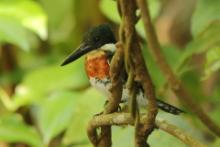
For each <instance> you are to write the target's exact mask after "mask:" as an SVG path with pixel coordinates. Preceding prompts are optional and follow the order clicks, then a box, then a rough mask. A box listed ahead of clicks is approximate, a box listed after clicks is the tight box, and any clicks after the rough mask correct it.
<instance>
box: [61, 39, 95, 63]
mask: <svg viewBox="0 0 220 147" xmlns="http://www.w3.org/2000/svg"><path fill="white" fill-rule="evenodd" d="M91 50H92V47H90V46H89V45H86V44H84V43H82V44H81V45H80V46H79V48H78V49H76V51H74V52H73V53H72V54H71V55H70V56H69V57H67V58H66V59H65V60H64V62H63V63H62V64H61V66H64V65H66V64H69V63H70V62H73V61H75V60H77V59H78V58H80V57H81V56H83V55H85V54H86V53H88V52H90V51H91Z"/></svg>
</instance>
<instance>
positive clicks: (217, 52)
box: [203, 46, 220, 80]
mask: <svg viewBox="0 0 220 147" xmlns="http://www.w3.org/2000/svg"><path fill="white" fill-rule="evenodd" d="M219 69H220V46H219V47H215V48H213V49H210V50H208V51H207V53H206V63H205V70H204V72H205V75H204V77H203V80H204V79H207V78H208V77H209V76H210V75H211V74H212V73H214V72H216V71H217V70H219Z"/></svg>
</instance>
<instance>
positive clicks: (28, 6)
mask: <svg viewBox="0 0 220 147" xmlns="http://www.w3.org/2000/svg"><path fill="white" fill-rule="evenodd" d="M1 17H7V18H11V19H13V20H14V21H17V22H19V23H20V25H22V26H24V27H25V28H28V29H30V30H31V31H33V32H34V33H36V34H38V35H39V36H40V37H41V39H46V38H47V18H46V15H45V13H44V11H43V9H42V8H41V6H40V5H39V4H38V3H37V2H35V1H32V0H10V1H8V0H1V1H0V19H1ZM13 34H16V33H15V32H13Z"/></svg>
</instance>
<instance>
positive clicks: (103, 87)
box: [90, 78, 147, 106]
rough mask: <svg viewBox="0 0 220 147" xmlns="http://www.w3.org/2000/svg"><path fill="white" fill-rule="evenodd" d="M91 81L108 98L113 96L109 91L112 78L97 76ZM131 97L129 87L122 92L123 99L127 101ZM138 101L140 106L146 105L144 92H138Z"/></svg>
mask: <svg viewBox="0 0 220 147" xmlns="http://www.w3.org/2000/svg"><path fill="white" fill-rule="evenodd" d="M90 83H91V85H92V86H93V87H95V88H96V89H97V90H98V91H99V92H101V93H102V94H104V95H105V96H106V97H107V99H108V98H109V97H110V96H111V93H110V92H109V89H110V88H111V82H110V79H107V78H106V79H104V80H102V81H100V80H98V79H96V78H90ZM128 99H130V95H129V91H128V90H127V89H125V88H124V89H123V92H122V99H121V100H122V101H123V102H126V103H127V101H128ZM137 101H138V104H139V105H140V106H146V105H147V100H146V98H145V97H144V94H143V93H142V92H140V93H138V95H137Z"/></svg>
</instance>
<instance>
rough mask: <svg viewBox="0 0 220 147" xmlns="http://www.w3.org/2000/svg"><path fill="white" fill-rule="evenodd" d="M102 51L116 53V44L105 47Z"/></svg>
mask: <svg viewBox="0 0 220 147" xmlns="http://www.w3.org/2000/svg"><path fill="white" fill-rule="evenodd" d="M100 49H101V50H104V51H111V52H114V51H115V49H116V47H115V44H113V43H109V44H105V45H103V46H102V47H101V48H100Z"/></svg>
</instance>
